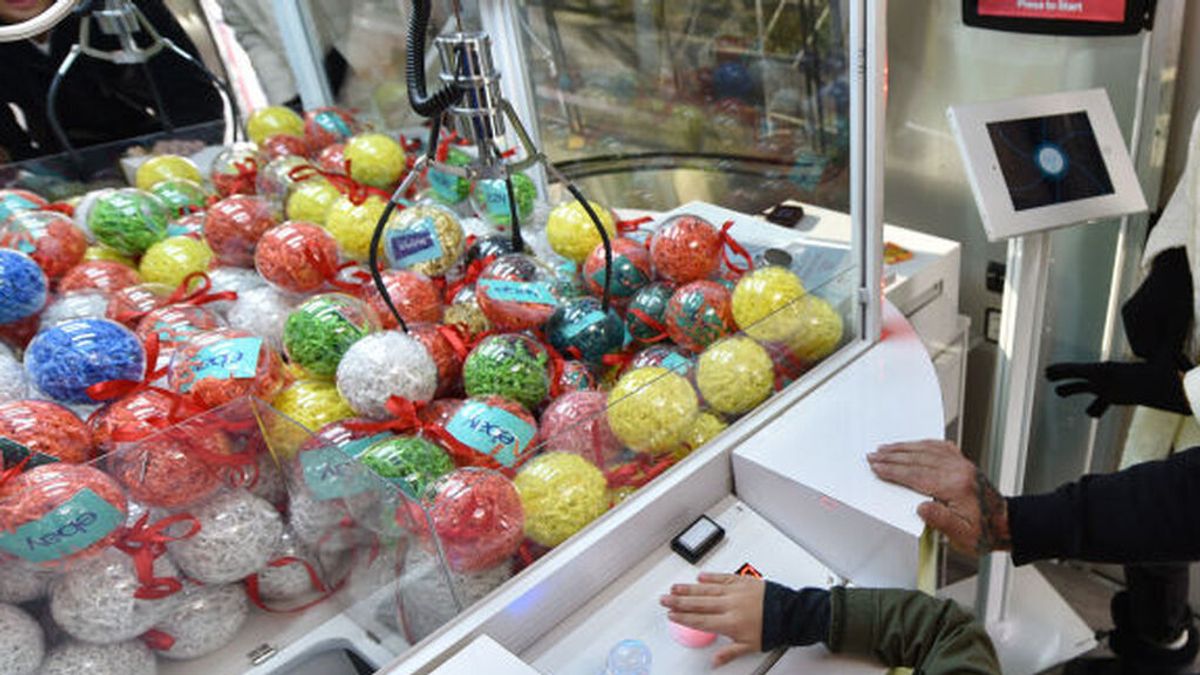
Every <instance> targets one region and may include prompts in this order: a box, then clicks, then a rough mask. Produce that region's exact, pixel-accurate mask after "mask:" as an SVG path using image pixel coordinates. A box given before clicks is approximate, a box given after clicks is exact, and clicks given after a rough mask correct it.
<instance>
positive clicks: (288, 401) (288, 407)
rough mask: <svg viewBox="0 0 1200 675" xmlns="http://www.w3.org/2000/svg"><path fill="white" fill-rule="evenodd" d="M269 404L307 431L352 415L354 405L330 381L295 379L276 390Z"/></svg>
mask: <svg viewBox="0 0 1200 675" xmlns="http://www.w3.org/2000/svg"><path fill="white" fill-rule="evenodd" d="M271 404H272V406H274V408H275V409H276V410H278V411H279V412H280V413H281V414H282V415H284V416H286V417H287V418H288V419H290V420H292V421H294V422H296V423H298V424H300V425H301V426H303V427H304V428H306V429H308V430H310V431H316V430H317V429H320V428H321V427H323V426H325V425H327V424H330V423H332V422H337V421H338V420H344V419H347V418H350V417H354V409H353V408H351V407H350V405H349V404H348V403H346V401H345V399H343V398H342V395H341V394H339V393H338V390H337V386H336V385H335V384H334V383H332V382H321V381H318V380H298V381H296V382H295V383H293V384H292V385H290V386H288V387H286V388H285V389H284V390H283V391H281V392H279V395H278V396H276V397H275V400H274V401H272V402H271Z"/></svg>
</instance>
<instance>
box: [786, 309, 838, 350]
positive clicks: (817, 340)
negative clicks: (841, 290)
mask: <svg viewBox="0 0 1200 675" xmlns="http://www.w3.org/2000/svg"><path fill="white" fill-rule="evenodd" d="M797 305H798V306H797V309H798V312H799V314H800V318H801V320H800V325H799V329H798V330H797V331H796V332H795V334H793V335H792V336H791V337H789V338H788V339H786V340H784V341H783V342H784V344H786V345H787V347H788V349H789V350H790V351H791V352H792V354H794V355H795V356H796V358H798V359H800V360H801V361H802V362H804V363H805V364H807V365H811V364H814V363H816V362H817V361H820V360H821V359H823V358H825V357H826V356H829V355H830V354H832V353H833V351H834V350H835V349H837V347H838V345H839V344H841V343H842V330H843V324H842V315H841V314H838V312H837V310H836V309H834V308H833V305H831V304H829V303H828V302H826V301H825V300H822V299H821V298H818V297H817V296H815V295H806V296H804V297H803V298H800V300H799V301H798V303H797Z"/></svg>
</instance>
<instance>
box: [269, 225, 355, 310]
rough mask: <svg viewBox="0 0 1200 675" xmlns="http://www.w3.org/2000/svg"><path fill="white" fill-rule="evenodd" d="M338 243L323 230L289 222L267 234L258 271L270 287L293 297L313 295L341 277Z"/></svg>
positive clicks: (315, 226)
mask: <svg viewBox="0 0 1200 675" xmlns="http://www.w3.org/2000/svg"><path fill="white" fill-rule="evenodd" d="M337 267H338V248H337V242H336V241H335V240H334V239H333V237H332V236H330V235H329V233H328V232H326V231H325V230H324V229H322V228H321V227H319V226H317V225H314V224H312V223H305V222H300V221H292V220H289V221H287V222H285V223H282V224H280V225H277V226H275V227H273V228H271V229H269V230H267V231H266V233H264V234H263V236H262V239H260V240H259V242H258V247H257V248H256V249H255V251H254V268H255V269H257V270H258V273H259V274H261V275H262V277H263V279H266V280H267V282H268V283H271V284H274V285H275V286H276V287H277V288H279V289H281V290H284V291H288V292H290V293H311V292H312V291H315V290H317V289H319V288H321V287H322V286H324V285H325V283H326V282H328V281H329V280H330V279H331V278H333V277H334V276H335V275H336V274H337Z"/></svg>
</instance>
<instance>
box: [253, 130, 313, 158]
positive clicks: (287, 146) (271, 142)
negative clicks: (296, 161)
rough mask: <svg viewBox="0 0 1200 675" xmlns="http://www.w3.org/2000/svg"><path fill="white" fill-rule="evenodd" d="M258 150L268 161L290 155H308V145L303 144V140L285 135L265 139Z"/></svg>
mask: <svg viewBox="0 0 1200 675" xmlns="http://www.w3.org/2000/svg"><path fill="white" fill-rule="evenodd" d="M258 149H259V150H261V151H262V152H263V153H264V154H265V155H266V156H267V160H268V161H270V160H272V159H279V158H280V157H290V156H292V155H298V156H300V157H303V156H305V155H307V154H308V145H306V144H305V143H304V140H303V139H301V138H297V137H295V136H289V135H287V134H275V135H274V136H269V137H267V138H266V139H265V140H264V141H263V142H262V143H260V144H259V146H258Z"/></svg>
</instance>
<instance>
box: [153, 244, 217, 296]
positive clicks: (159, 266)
mask: <svg viewBox="0 0 1200 675" xmlns="http://www.w3.org/2000/svg"><path fill="white" fill-rule="evenodd" d="M212 257H213V252H212V250H211V249H210V248H209V247H208V244H206V243H204V242H203V241H200V240H199V239H192V238H191V237H168V238H166V239H163V240H162V241H160V242H158V243H157V244H154V245H153V246H151V247H150V248H148V249H146V253H145V255H143V256H142V260H141V262H139V263H138V272H140V273H141V275H142V278H143V279H145V280H146V281H149V282H152V283H158V284H166V285H168V286H170V287H171V288H176V287H178V286H179V284H181V283H183V280H184V278H186V277H187V276H188V275H189V274H192V273H193V272H203V271H205V270H207V269H208V265H209V263H211V262H212Z"/></svg>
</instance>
